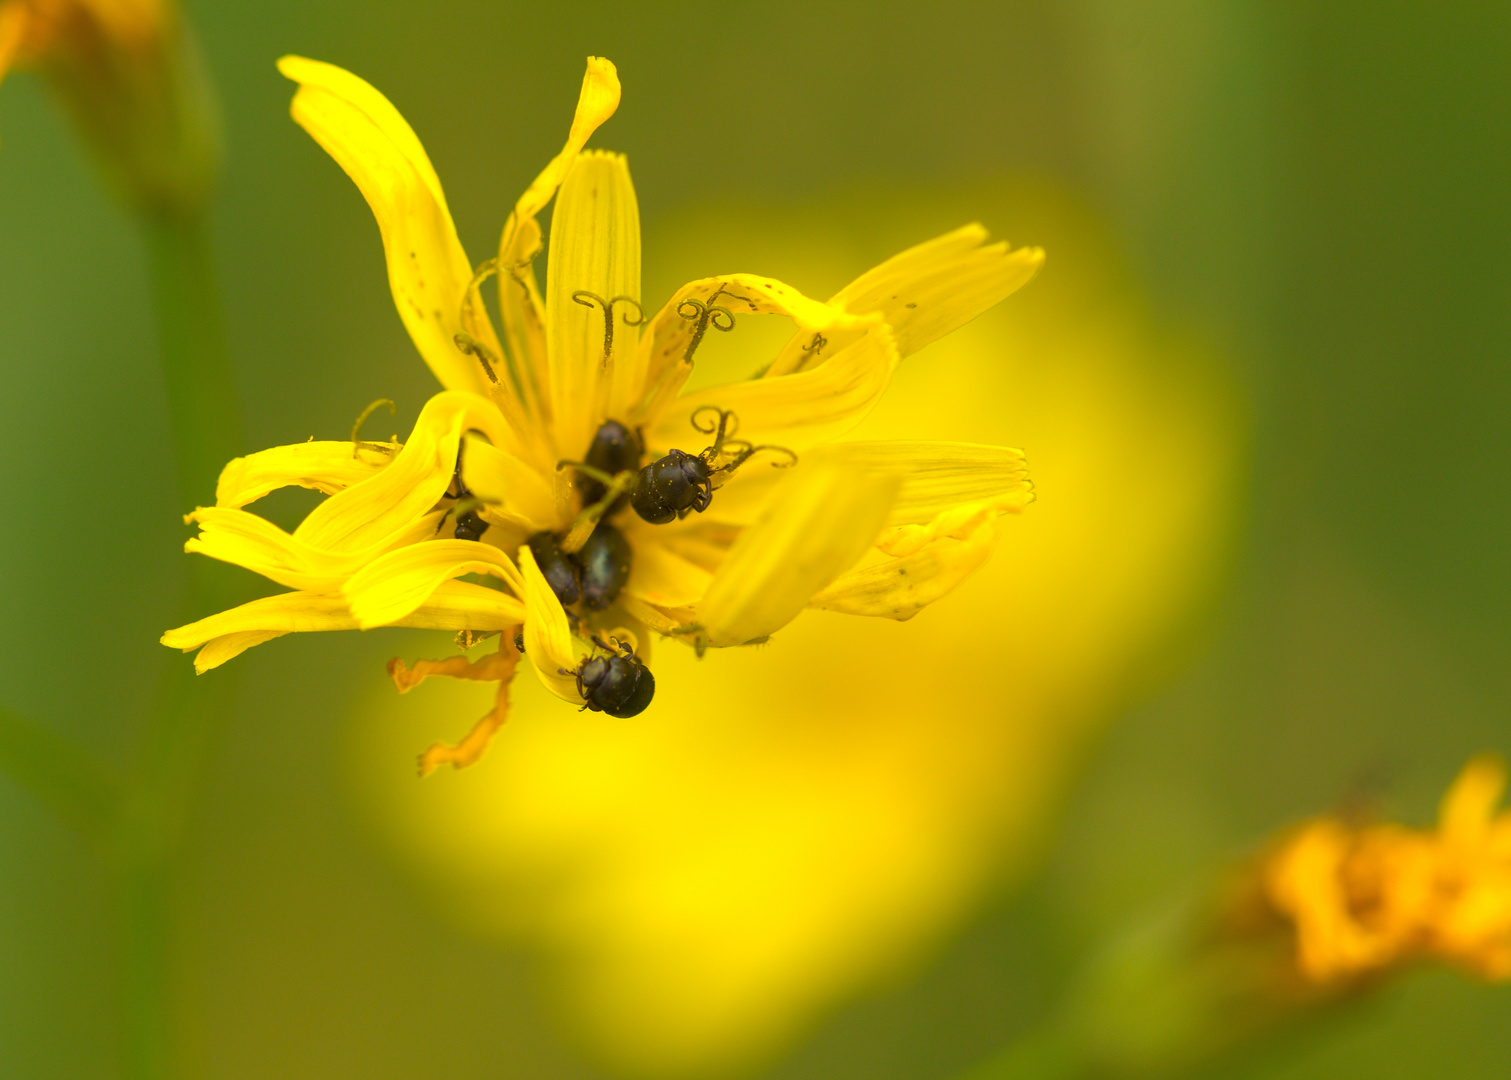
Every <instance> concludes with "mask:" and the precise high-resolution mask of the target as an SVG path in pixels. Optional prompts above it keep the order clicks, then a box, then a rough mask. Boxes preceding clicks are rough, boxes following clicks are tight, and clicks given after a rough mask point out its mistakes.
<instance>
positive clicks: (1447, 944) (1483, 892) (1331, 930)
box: [1265, 757, 1511, 982]
mask: <svg viewBox="0 0 1511 1080" xmlns="http://www.w3.org/2000/svg"><path fill="white" fill-rule="evenodd" d="M1505 788H1506V769H1505V766H1504V765H1503V764H1502V763H1501V762H1500V761H1498V760H1496V759H1494V758H1490V757H1480V758H1476V759H1475V760H1473V761H1471V762H1470V763H1469V764H1468V765H1467V766H1466V767H1465V768H1464V771H1463V772H1462V773H1461V774H1460V775H1459V777H1458V779H1457V780H1456V781H1454V784H1453V786H1452V787H1451V788H1449V790H1448V793H1447V795H1445V796H1444V798H1443V803H1442V806H1441V808H1440V810H1439V815H1438V827H1437V830H1436V831H1420V830H1415V829H1407V828H1404V827H1402V826H1399V825H1373V826H1368V827H1364V828H1357V827H1353V826H1350V825H1348V824H1345V823H1344V822H1342V821H1340V820H1338V819H1336V818H1319V819H1317V820H1315V821H1312V822H1309V823H1307V824H1306V825H1304V826H1302V827H1301V828H1299V829H1298V830H1296V832H1295V833H1294V834H1293V835H1292V836H1290V837H1289V838H1288V839H1287V840H1286V841H1285V842H1284V843H1283V844H1282V845H1281V847H1280V848H1279V849H1278V850H1277V851H1276V852H1275V853H1274V854H1273V855H1271V856H1270V859H1269V862H1268V865H1267V868H1266V873H1265V884H1266V890H1267V894H1268V896H1269V899H1270V902H1271V903H1272V904H1273V905H1274V907H1275V908H1276V909H1277V910H1278V911H1279V912H1281V913H1283V914H1284V915H1285V916H1286V917H1287V918H1289V919H1290V920H1291V921H1292V922H1293V923H1294V925H1295V929H1296V949H1297V962H1298V964H1299V966H1300V968H1301V970H1302V972H1303V973H1304V974H1305V975H1306V976H1307V977H1309V978H1310V979H1312V980H1314V981H1317V982H1330V981H1341V980H1349V979H1354V978H1358V977H1360V976H1364V975H1368V974H1371V973H1374V972H1379V971H1383V970H1385V969H1388V968H1392V967H1395V966H1398V965H1400V964H1401V963H1403V962H1405V961H1407V960H1412V959H1419V958H1437V959H1441V960H1447V961H1451V962H1453V963H1456V964H1458V965H1460V966H1462V967H1465V968H1468V969H1469V970H1471V971H1474V972H1476V973H1478V974H1480V975H1482V976H1484V977H1485V978H1487V979H1494V980H1504V979H1507V978H1511V811H1501V812H1500V813H1499V814H1497V813H1496V812H1495V811H1496V807H1497V805H1498V804H1499V803H1500V800H1501V796H1502V794H1503V793H1504V791H1505Z"/></svg>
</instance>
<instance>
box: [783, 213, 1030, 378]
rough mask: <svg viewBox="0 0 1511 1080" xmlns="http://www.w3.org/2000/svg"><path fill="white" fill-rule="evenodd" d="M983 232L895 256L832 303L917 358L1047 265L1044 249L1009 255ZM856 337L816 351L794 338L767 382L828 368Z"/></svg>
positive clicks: (808, 338)
mask: <svg viewBox="0 0 1511 1080" xmlns="http://www.w3.org/2000/svg"><path fill="white" fill-rule="evenodd" d="M986 238H987V232H986V230H985V229H983V228H982V227H981V226H980V225H967V226H965V227H964V228H960V229H956V230H955V231H954V232H951V233H946V234H945V235H943V236H940V237H936V238H935V239H933V240H929V241H927V242H925V243H922V244H919V245H918V246H917V247H912V248H909V249H908V250H907V251H904V252H902V253H900V254H898V255H894V256H892V258H890V259H888V260H887V261H886V262H884V263H882V264H881V265H880V266H878V267H876V268H874V269H872V270H869V271H867V272H866V273H864V274H862V275H861V276H860V277H858V278H856V279H855V280H854V281H852V282H851V283H850V284H849V285H846V286H845V287H844V288H843V289H841V290H840V291H839V292H838V293H837V294H835V296H834V297H833V298H831V299H830V301H829V303H830V304H832V305H834V306H835V307H839V308H843V309H844V310H846V311H848V312H851V313H853V314H865V313H869V312H876V313H878V314H880V315H881V317H882V318H883V319H885V320H886V322H887V325H888V326H890V327H891V328H892V332H893V334H894V335H896V338H897V353H898V355H899V356H904V357H905V356H910V355H912V354H913V353H915V352H917V351H918V350H919V349H921V348H923V347H924V346H925V345H927V344H928V343H929V342H931V341H934V340H935V339H937V338H941V337H943V336H944V335H945V334H948V333H949V332H950V331H951V330H954V329H956V328H957V327H960V326H962V325H964V324H965V323H967V322H969V321H970V320H972V319H974V318H975V317H976V316H977V315H980V314H981V313H982V312H983V311H985V310H986V309H987V308H990V307H993V306H994V305H996V304H998V303H1000V302H1001V301H1002V300H1003V299H1005V298H1006V297H1007V296H1009V295H1010V294H1012V293H1013V292H1015V291H1017V290H1018V289H1019V288H1021V287H1022V286H1023V285H1024V284H1026V283H1027V282H1028V280H1029V279H1030V278H1032V277H1033V276H1034V274H1035V273H1037V272H1038V269H1039V267H1040V266H1042V265H1043V264H1044V252H1043V251H1042V250H1041V249H1039V248H1018V249H1017V250H1009V249H1008V246H1007V244H1006V242H999V243H996V244H987V243H986ZM854 336H855V331H853V330H852V331H848V332H847V331H845V330H839V331H837V332H836V333H833V334H827V335H825V337H826V338H827V339H828V340H827V341H826V342H824V343H823V344H822V345H821V346H820V347H818V348H815V344H816V343H815V341H814V339H813V335H812V334H806V333H802V332H800V333H798V334H796V335H794V336H793V338H792V340H791V341H789V342H788V343H787V345H786V347H785V348H783V350H782V352H781V354H780V355H779V356H778V357H777V360H776V361H775V363H773V364H772V365H771V367H770V368H769V369H768V370H767V373H766V374H767V377H768V378H772V377H775V376H777V375H786V374H789V373H790V372H793V371H799V370H804V369H805V368H809V367H815V366H817V365H819V364H822V363H825V362H827V361H828V359H829V358H830V357H832V356H834V355H835V353H837V352H838V351H839V350H840V349H841V348H843V347H844V346H845V345H847V344H849V342H850V341H851V340H853V338H854Z"/></svg>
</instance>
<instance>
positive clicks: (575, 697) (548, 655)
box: [519, 546, 582, 705]
mask: <svg viewBox="0 0 1511 1080" xmlns="http://www.w3.org/2000/svg"><path fill="white" fill-rule="evenodd" d="M519 569H520V573H521V574H522V575H523V576H524V579H525V655H526V656H528V657H529V658H530V664H531V666H532V667H534V668H535V674H536V675H538V676H540V681H541V682H542V683H544V684H545V686H546V689H547V690H549V691H551V693H553V694H555V695H556V696H557V697H559V698H562V699H564V700H566V701H570V702H573V703H575V704H578V705H580V704H582V695H580V694H579V693H578V692H577V678H576V675H575V672H576V670H577V655H576V653H575V652H574V651H573V648H572V628H571V627H570V626H569V625H567V613H566V612H565V611H564V610H562V606H561V601H560V600H557V599H556V594H555V593H554V592H552V591H551V586H550V585H548V584H546V579H545V576H544V575H543V574H541V572H540V567H538V566H537V565H535V556H534V554H532V553H531V551H530V549H529V547H528V546H526V547H522V548H520V549H519ZM563 671H566V672H569V673H572V674H566V675H563V674H562V672H563Z"/></svg>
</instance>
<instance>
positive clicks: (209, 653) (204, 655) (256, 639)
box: [194, 630, 288, 675]
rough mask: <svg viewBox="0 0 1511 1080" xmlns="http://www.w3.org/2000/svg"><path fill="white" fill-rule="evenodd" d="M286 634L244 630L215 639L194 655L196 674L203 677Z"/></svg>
mask: <svg viewBox="0 0 1511 1080" xmlns="http://www.w3.org/2000/svg"><path fill="white" fill-rule="evenodd" d="M286 633H288V631H286V630H244V631H242V632H241V633H237V634H227V635H225V636H224V637H218V638H213V639H212V640H210V641H208V642H206V643H205V647H204V648H202V649H200V650H199V652H197V653H195V654H194V673H195V674H196V675H203V674H204V673H205V672H207V671H209V670H211V669H212V668H218V667H220V665H221V664H224V663H225V662H226V661H227V660H234V659H236V657H238V656H240V655H241V654H242V653H244V652H246V651H247V650H248V649H250V648H252V647H253V646H254V645H261V644H263V643H264V642H268V641H272V640H273V639H274V638H280V637H283V635H284V634H286Z"/></svg>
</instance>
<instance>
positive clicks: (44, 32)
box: [0, 0, 219, 213]
mask: <svg viewBox="0 0 1511 1080" xmlns="http://www.w3.org/2000/svg"><path fill="white" fill-rule="evenodd" d="M13 67H23V68H33V69H35V70H37V71H39V72H40V73H41V74H43V75H44V76H45V77H46V78H47V80H48V82H49V83H50V84H51V85H52V87H53V89H54V90H55V91H56V92H57V93H58V95H59V96H60V97H61V98H62V99H63V101H64V103H65V104H66V105H67V107H68V109H69V111H70V112H71V113H72V115H73V117H74V120H75V122H76V123H77V124H78V125H79V128H80V130H81V131H82V132H83V134H84V136H85V138H86V140H87V141H88V142H89V144H90V146H91V147H92V148H93V149H94V150H95V152H96V153H97V155H98V157H99V159H100V161H101V162H102V164H103V165H104V167H105V169H106V171H107V172H108V173H109V174H110V176H111V178H112V179H113V180H114V181H115V183H116V184H117V186H118V187H119V188H120V189H121V191H122V192H123V193H124V194H125V195H126V196H127V198H128V199H130V200H131V201H132V202H133V203H135V204H137V205H138V206H140V207H142V208H145V209H148V210H150V211H153V212H157V213H183V212H185V211H193V210H197V209H198V208H199V207H200V206H201V205H202V203H203V200H204V198H205V196H206V195H207V194H208V191H209V187H210V184H211V182H212V180H213V179H214V174H215V168H216V163H217V159H218V153H219V145H218V135H217V131H216V123H215V117H214V113H215V108H214V104H213V100H212V97H211V94H210V91H209V87H208V84H207V82H206V80H205V78H204V75H203V73H202V71H201V70H200V66H199V62H198V58H197V55H196V54H195V52H194V48H193V45H192V43H191V42H190V41H189V38H188V31H187V28H186V27H185V26H184V25H183V20H182V17H181V15H180V13H179V11H178V7H177V5H176V4H174V3H171V2H169V0H0V80H3V79H4V77H5V75H6V74H7V72H8V71H9V70H10V69H11V68H13Z"/></svg>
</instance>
